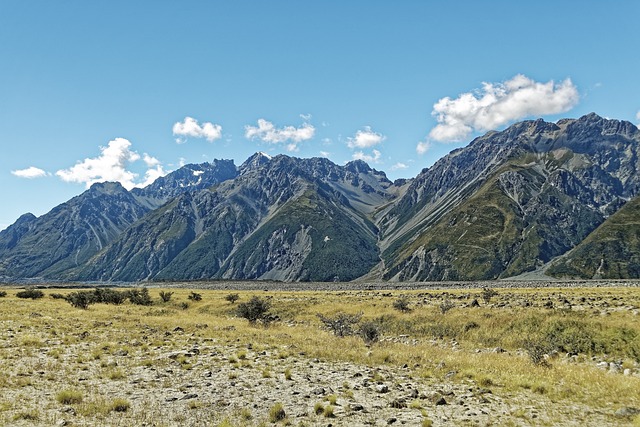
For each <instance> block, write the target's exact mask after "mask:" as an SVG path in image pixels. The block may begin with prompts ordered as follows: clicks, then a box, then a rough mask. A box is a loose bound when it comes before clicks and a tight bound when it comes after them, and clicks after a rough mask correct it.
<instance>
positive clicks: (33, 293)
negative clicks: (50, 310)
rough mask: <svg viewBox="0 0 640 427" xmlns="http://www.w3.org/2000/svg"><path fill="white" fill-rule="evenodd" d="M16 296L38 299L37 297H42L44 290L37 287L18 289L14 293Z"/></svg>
mask: <svg viewBox="0 0 640 427" xmlns="http://www.w3.org/2000/svg"><path fill="white" fill-rule="evenodd" d="M16 296H17V297H18V298H31V299H38V298H42V297H43V296H44V292H42V291H40V290H38V289H26V290H24V291H20V292H18V293H16Z"/></svg>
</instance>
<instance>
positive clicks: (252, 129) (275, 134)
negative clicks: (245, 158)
mask: <svg viewBox="0 0 640 427" xmlns="http://www.w3.org/2000/svg"><path fill="white" fill-rule="evenodd" d="M244 129H245V133H244V136H245V137H246V138H247V139H256V138H257V139H260V140H261V141H264V142H268V143H270V144H279V143H287V145H286V148H287V151H298V144H299V143H300V142H302V141H307V140H309V139H311V138H313V136H314V135H315V133H316V128H315V127H313V125H310V124H309V123H306V122H305V123H303V124H302V126H300V127H298V128H297V127H294V126H285V127H283V128H280V129H278V128H276V127H275V126H274V124H273V123H271V122H270V121H267V120H265V119H258V126H249V125H247V126H245V127H244Z"/></svg>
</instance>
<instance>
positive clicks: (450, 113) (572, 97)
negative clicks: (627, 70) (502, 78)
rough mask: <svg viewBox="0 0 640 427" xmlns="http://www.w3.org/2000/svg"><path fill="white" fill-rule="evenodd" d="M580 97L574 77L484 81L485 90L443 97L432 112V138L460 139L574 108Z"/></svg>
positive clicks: (444, 139) (430, 134)
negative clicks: (573, 80) (557, 80)
mask: <svg viewBox="0 0 640 427" xmlns="http://www.w3.org/2000/svg"><path fill="white" fill-rule="evenodd" d="M579 98H580V96H579V94H578V90H577V88H576V86H575V85H574V84H573V83H572V82H571V79H566V80H564V81H562V82H560V83H557V84H556V83H554V81H553V80H551V81H549V82H547V83H540V82H536V81H534V80H531V79H530V78H528V77H526V76H524V75H522V74H518V75H516V76H515V77H513V78H512V79H511V80H507V81H506V82H504V83H486V82H485V83H483V84H482V89H478V90H476V91H474V92H473V93H471V92H468V93H463V94H461V95H459V96H458V97H457V98H456V99H451V98H449V97H446V98H442V99H440V100H439V101H438V102H436V103H435V104H434V106H433V112H432V113H431V114H432V115H433V116H435V117H436V119H437V120H438V125H437V126H436V127H435V128H433V129H432V130H431V132H430V133H429V137H430V138H431V139H434V140H436V141H460V140H462V139H463V138H465V137H467V136H468V135H469V134H470V133H472V132H474V131H486V130H490V129H495V128H497V127H499V126H502V125H505V124H507V123H509V122H511V121H514V120H520V119H523V118H525V117H529V116H539V115H546V114H557V113H563V112H565V111H568V110H570V109H571V108H573V107H574V106H575V105H576V104H577V103H578V100H579Z"/></svg>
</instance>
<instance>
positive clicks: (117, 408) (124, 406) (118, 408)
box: [110, 398, 131, 412]
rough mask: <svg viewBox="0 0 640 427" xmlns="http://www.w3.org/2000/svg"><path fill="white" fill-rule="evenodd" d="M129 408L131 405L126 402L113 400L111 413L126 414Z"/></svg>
mask: <svg viewBox="0 0 640 427" xmlns="http://www.w3.org/2000/svg"><path fill="white" fill-rule="evenodd" d="M130 407H131V403H129V401H128V400H126V399H122V398H116V399H113V401H112V402H111V408H110V410H111V411H114V412H127V411H128V410H129V408H130Z"/></svg>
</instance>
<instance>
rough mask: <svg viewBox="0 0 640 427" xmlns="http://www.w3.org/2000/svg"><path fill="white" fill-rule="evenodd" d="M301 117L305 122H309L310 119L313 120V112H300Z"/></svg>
mask: <svg viewBox="0 0 640 427" xmlns="http://www.w3.org/2000/svg"><path fill="white" fill-rule="evenodd" d="M300 118H301V119H302V120H304V121H305V122H308V121H309V120H311V114H300Z"/></svg>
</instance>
